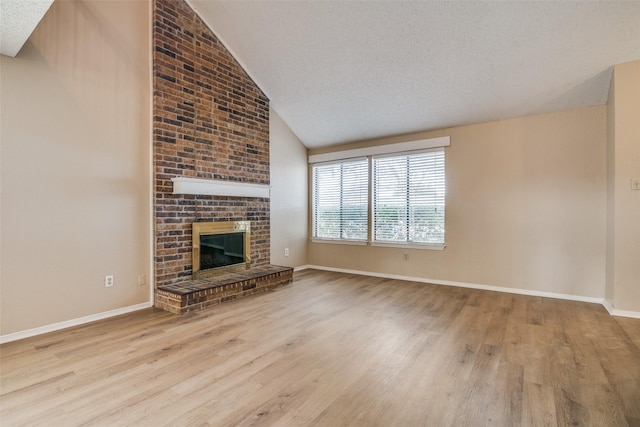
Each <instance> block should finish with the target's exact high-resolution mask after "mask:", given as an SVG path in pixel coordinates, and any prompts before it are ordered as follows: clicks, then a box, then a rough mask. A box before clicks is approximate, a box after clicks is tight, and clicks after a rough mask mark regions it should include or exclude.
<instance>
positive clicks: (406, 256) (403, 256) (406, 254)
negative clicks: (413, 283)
mask: <svg viewBox="0 0 640 427" xmlns="http://www.w3.org/2000/svg"><path fill="white" fill-rule="evenodd" d="M402 259H403V260H405V261H409V252H405V253H403V254H402Z"/></svg>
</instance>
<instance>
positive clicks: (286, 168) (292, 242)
mask: <svg viewBox="0 0 640 427" xmlns="http://www.w3.org/2000/svg"><path fill="white" fill-rule="evenodd" d="M269 152H270V162H271V263H272V264H276V265H284V266H288V267H299V266H301V265H304V264H306V263H307V216H308V214H307V198H308V193H307V188H308V185H307V149H306V147H305V146H304V145H303V144H302V143H301V142H300V140H299V139H298V138H297V137H296V136H295V135H294V133H293V132H292V131H291V130H290V129H289V127H288V126H287V125H286V123H285V122H283V121H282V119H281V118H280V116H278V113H276V112H275V111H274V110H273V109H271V110H270V111H269ZM285 248H288V249H289V256H285V255H284V250H285Z"/></svg>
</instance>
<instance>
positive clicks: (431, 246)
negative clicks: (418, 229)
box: [371, 242, 447, 251]
mask: <svg viewBox="0 0 640 427" xmlns="http://www.w3.org/2000/svg"><path fill="white" fill-rule="evenodd" d="M371 246H377V247H381V248H401V249H426V250H430V251H443V250H444V248H446V247H447V245H445V244H444V243H383V242H371Z"/></svg>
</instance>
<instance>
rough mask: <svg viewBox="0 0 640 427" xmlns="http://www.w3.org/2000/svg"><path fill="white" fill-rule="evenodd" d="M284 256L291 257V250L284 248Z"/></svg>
mask: <svg viewBox="0 0 640 427" xmlns="http://www.w3.org/2000/svg"><path fill="white" fill-rule="evenodd" d="M284 256H289V248H284Z"/></svg>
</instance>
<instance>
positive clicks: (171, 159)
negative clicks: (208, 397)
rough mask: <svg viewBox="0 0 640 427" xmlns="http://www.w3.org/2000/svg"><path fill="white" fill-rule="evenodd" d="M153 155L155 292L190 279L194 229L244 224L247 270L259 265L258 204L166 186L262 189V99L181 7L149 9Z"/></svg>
mask: <svg viewBox="0 0 640 427" xmlns="http://www.w3.org/2000/svg"><path fill="white" fill-rule="evenodd" d="M153 153H154V177H155V178H154V232H155V259H154V265H155V275H156V288H158V287H161V286H171V285H180V284H181V283H182V282H184V281H185V280H190V279H191V278H192V272H193V264H192V262H193V260H192V224H193V223H196V222H221V221H250V223H251V242H250V248H251V249H250V259H251V267H252V268H254V267H265V266H268V265H269V262H270V260H269V251H270V249H269V244H270V219H269V199H268V198H267V197H234V196H215V195H198V194H173V188H174V187H173V185H174V183H173V182H172V181H171V180H172V178H176V177H185V178H198V179H203V180H218V181H228V182H236V183H247V184H262V185H268V184H269V100H268V99H267V97H266V96H265V95H264V93H263V92H262V91H261V90H260V88H259V87H258V86H257V85H256V84H255V83H254V82H253V80H251V78H250V77H249V76H248V75H247V74H246V73H245V71H244V70H243V69H242V67H241V66H240V65H239V64H238V63H237V61H236V60H235V59H234V58H233V57H232V56H231V54H230V53H229V52H228V51H227V50H226V49H225V48H224V46H223V45H222V44H221V43H220V42H219V40H218V39H217V38H216V37H215V35H214V34H213V32H212V31H211V30H210V29H209V28H208V27H207V26H206V25H205V24H204V23H203V22H202V20H201V19H200V18H199V17H198V16H197V15H196V14H195V12H194V11H193V10H192V9H191V8H190V7H189V5H187V4H186V3H185V2H184V1H182V0H154V2H153ZM157 293H158V292H156V294H157Z"/></svg>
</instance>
